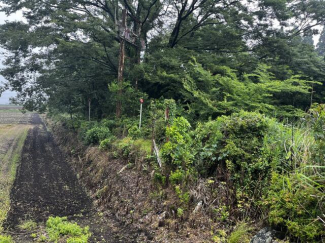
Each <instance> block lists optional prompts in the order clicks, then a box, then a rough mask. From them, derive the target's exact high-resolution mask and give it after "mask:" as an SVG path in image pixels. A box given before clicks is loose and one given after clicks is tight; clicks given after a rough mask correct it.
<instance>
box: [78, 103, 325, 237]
mask: <svg viewBox="0 0 325 243" xmlns="http://www.w3.org/2000/svg"><path fill="white" fill-rule="evenodd" d="M151 107H152V111H151V112H149V113H150V114H149V116H147V117H146V119H147V121H146V122H145V123H144V125H143V127H142V128H141V130H140V129H139V128H138V125H137V121H136V120H130V119H126V120H123V119H122V120H118V121H113V120H103V121H101V122H100V123H97V122H79V123H76V122H74V123H72V124H73V128H74V129H75V130H77V131H78V132H79V135H80V137H81V138H82V139H83V140H84V141H85V142H86V143H87V144H98V143H100V148H101V149H110V150H111V154H113V155H114V156H115V157H119V158H127V159H128V162H129V163H130V162H131V163H132V161H133V160H134V159H135V158H137V159H139V158H140V157H141V158H142V160H141V161H142V162H144V161H145V162H147V161H149V162H152V163H150V166H152V168H154V170H155V173H154V174H153V175H154V176H153V180H154V181H155V183H156V184H157V187H158V190H163V188H165V186H168V185H171V186H172V189H173V190H174V197H175V198H176V199H177V202H175V205H174V206H175V207H176V209H175V210H176V211H175V214H176V215H177V217H179V218H183V217H184V215H188V213H189V210H190V207H191V206H194V203H197V202H196V201H195V199H193V195H191V194H190V191H191V186H193V182H194V181H199V180H206V182H207V183H208V184H209V183H210V182H212V183H214V182H216V181H218V182H220V181H222V183H223V184H222V185H223V187H224V188H225V190H226V191H227V199H226V201H228V199H230V201H229V202H230V203H229V202H228V204H227V205H225V204H224V203H225V201H224V202H221V204H220V205H217V206H216V208H212V211H213V210H216V211H217V212H219V211H224V212H225V214H224V215H225V217H222V222H223V223H227V222H228V221H231V220H234V215H235V216H236V217H237V219H247V217H248V218H249V217H253V218H255V219H256V218H258V217H260V216H261V215H268V217H267V218H268V219H269V220H268V222H269V223H270V224H271V225H272V226H274V227H275V228H279V229H282V230H284V231H287V233H288V235H290V236H291V237H293V238H295V239H298V240H300V241H302V242H317V241H319V240H320V239H322V237H324V235H325V231H324V225H323V224H322V221H321V220H322V219H323V218H324V216H323V215H324V213H325V212H324V211H325V210H324V209H323V208H325V207H324V184H325V183H324V182H325V179H324V178H325V176H324V174H325V167H324V158H325V157H324V154H325V153H324V152H323V151H324V148H325V145H324V144H325V143H324V142H323V138H324V137H325V136H324V134H325V133H324V127H325V126H324V124H325V122H324V121H325V118H324V117H325V115H323V113H322V112H323V108H322V107H321V108H319V109H314V110H312V111H311V113H310V114H309V115H308V116H306V119H305V120H304V122H303V123H299V124H296V125H293V124H289V125H288V124H283V123H280V122H278V121H276V120H275V119H271V118H268V117H266V116H264V115H262V114H259V113H255V112H245V111H241V112H239V113H234V114H232V115H230V116H220V117H218V118H217V119H215V120H210V121H208V122H205V123H197V124H192V125H195V127H194V128H193V126H191V124H190V123H189V121H188V120H187V119H186V118H185V117H183V116H177V115H175V114H176V113H175V112H174V113H171V114H172V116H171V118H172V119H170V120H168V119H166V120H164V119H163V118H162V117H161V116H163V114H164V110H163V109H164V106H163V105H162V104H160V105H159V106H158V105H157V104H151ZM174 111H175V109H174ZM158 114H159V115H158ZM148 119H152V122H150V120H149V121H148ZM76 124H78V126H76ZM157 124H159V126H158V125H157ZM161 129H163V131H161ZM152 138H156V142H157V144H158V146H159V147H160V148H161V151H160V156H161V158H162V160H163V166H162V168H160V167H158V163H157V162H156V161H153V158H154V157H153V156H152ZM150 154H151V156H150ZM144 168H148V167H147V165H145V166H144ZM212 185H214V184H211V190H212V191H211V193H212V195H214V196H216V194H215V193H216V192H217V189H215V190H216V191H215V192H214V191H213V190H214V188H212ZM222 196H225V195H222V194H221V195H220V197H222ZM222 200H223V199H222V198H221V199H220V201H222ZM191 204H192V205H191ZM205 206H206V205H205ZM207 211H208V210H207ZM228 223H229V222H228Z"/></svg>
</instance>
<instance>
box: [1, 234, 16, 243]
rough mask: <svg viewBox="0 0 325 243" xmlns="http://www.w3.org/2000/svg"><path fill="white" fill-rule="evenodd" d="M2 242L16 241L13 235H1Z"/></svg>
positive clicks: (12, 242) (11, 242) (10, 242)
mask: <svg viewBox="0 0 325 243" xmlns="http://www.w3.org/2000/svg"><path fill="white" fill-rule="evenodd" d="M0 242H1V243H14V241H13V240H12V238H11V236H8V235H0Z"/></svg>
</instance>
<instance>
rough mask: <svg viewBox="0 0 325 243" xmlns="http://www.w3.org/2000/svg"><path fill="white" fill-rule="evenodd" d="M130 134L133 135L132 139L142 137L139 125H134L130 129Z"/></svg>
mask: <svg viewBox="0 0 325 243" xmlns="http://www.w3.org/2000/svg"><path fill="white" fill-rule="evenodd" d="M128 136H129V137H131V138H132V139H137V138H140V137H141V130H140V129H139V127H138V126H137V125H133V126H132V127H130V128H129V130H128Z"/></svg>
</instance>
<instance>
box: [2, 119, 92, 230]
mask: <svg viewBox="0 0 325 243" xmlns="http://www.w3.org/2000/svg"><path fill="white" fill-rule="evenodd" d="M32 123H33V124H34V125H35V126H34V128H32V129H31V130H30V131H29V133H28V136H27V139H26V142H25V145H24V148H23V151H22V155H21V164H20V165H19V167H18V171H17V175H16V180H15V183H14V186H13V189H12V191H11V209H10V211H9V214H8V218H7V225H8V226H11V227H14V226H16V225H17V224H19V222H20V221H22V220H26V219H33V220H36V221H44V220H46V219H47V218H48V217H49V216H50V215H56V216H70V215H75V214H80V213H87V212H89V211H90V208H91V206H90V205H91V202H90V200H89V198H88V197H87V195H86V193H85V192H84V191H83V190H82V187H81V186H80V185H79V184H78V181H77V178H76V176H75V175H74V173H73V171H72V170H71V168H70V167H69V165H68V163H67V162H66V161H65V158H64V156H63V155H62V153H61V152H60V150H59V149H58V148H57V146H56V145H55V144H54V140H53V138H52V137H51V135H50V133H48V132H47V131H46V129H45V127H44V125H43V124H42V123H41V120H40V118H39V116H38V115H36V114H35V115H34V116H33V119H32Z"/></svg>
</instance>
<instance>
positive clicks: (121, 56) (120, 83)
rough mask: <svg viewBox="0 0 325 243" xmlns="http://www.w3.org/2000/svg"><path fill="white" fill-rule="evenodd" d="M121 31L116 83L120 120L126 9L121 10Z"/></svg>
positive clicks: (117, 115) (118, 116) (117, 112)
mask: <svg viewBox="0 0 325 243" xmlns="http://www.w3.org/2000/svg"><path fill="white" fill-rule="evenodd" d="M121 27H122V31H123V33H120V34H121V35H122V37H120V55H119V65H118V75H117V82H118V86H119V91H118V95H117V102H116V117H117V118H120V117H121V114H122V96H123V72H124V59H125V39H124V31H125V29H126V9H123V10H122V26H121Z"/></svg>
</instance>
